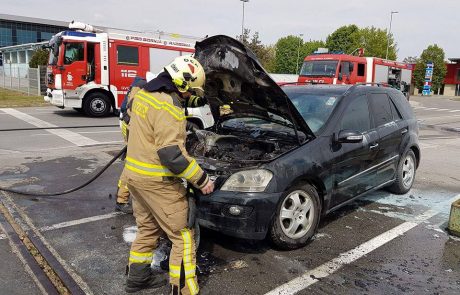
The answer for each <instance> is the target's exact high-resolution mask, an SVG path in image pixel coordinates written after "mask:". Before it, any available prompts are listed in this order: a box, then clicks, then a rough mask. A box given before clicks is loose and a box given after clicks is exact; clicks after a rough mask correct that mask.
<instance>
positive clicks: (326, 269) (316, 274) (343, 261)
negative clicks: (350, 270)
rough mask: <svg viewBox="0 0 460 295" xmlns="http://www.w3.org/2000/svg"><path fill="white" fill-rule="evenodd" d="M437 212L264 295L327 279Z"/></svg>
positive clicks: (290, 291) (292, 291)
mask: <svg viewBox="0 0 460 295" xmlns="http://www.w3.org/2000/svg"><path fill="white" fill-rule="evenodd" d="M458 198H460V195H457V196H455V197H454V198H452V199H450V200H448V201H446V203H451V202H453V201H455V200H457V199H458ZM438 213H439V212H438V211H435V210H428V211H426V212H425V213H423V214H421V215H419V216H417V217H415V219H414V220H413V221H407V222H404V223H402V224H400V225H398V226H396V227H394V228H392V229H390V230H389V231H386V232H384V233H383V234H381V235H379V236H376V237H375V238H373V239H371V240H369V241H367V242H365V243H363V244H361V245H359V246H358V247H356V248H354V249H352V250H350V251H348V252H345V253H342V254H340V255H339V256H338V257H336V258H334V259H332V260H330V261H328V262H326V263H325V264H323V265H320V266H318V267H317V268H315V269H312V270H310V271H308V272H306V273H304V274H303V275H301V276H300V277H297V278H295V279H293V280H291V281H289V282H287V283H286V284H283V285H281V286H279V287H277V288H276V289H274V290H272V291H270V292H268V293H266V294H265V295H288V294H296V293H297V292H300V291H302V290H304V289H306V288H308V287H309V286H311V285H313V284H314V283H316V282H318V281H319V280H321V279H323V278H325V277H328V276H329V275H331V274H333V273H335V272H336V271H337V270H339V269H340V268H342V267H343V266H344V265H347V264H351V263H352V262H354V261H356V260H358V259H359V258H361V257H363V256H365V255H367V254H369V253H370V252H372V251H374V250H376V249H378V248H380V247H381V246H383V245H385V244H386V243H388V242H390V241H392V240H394V239H395V238H397V237H399V236H401V235H403V234H404V233H406V232H408V231H409V230H411V229H413V228H414V227H416V226H417V225H419V224H420V223H422V222H423V221H426V220H428V219H430V218H431V217H433V216H435V215H436V214H438Z"/></svg>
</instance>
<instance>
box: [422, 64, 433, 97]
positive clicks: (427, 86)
mask: <svg viewBox="0 0 460 295" xmlns="http://www.w3.org/2000/svg"><path fill="white" fill-rule="evenodd" d="M433 67H434V63H433V62H431V61H429V62H427V64H426V70H425V83H423V91H422V95H423V96H430V95H431V82H432V81H433Z"/></svg>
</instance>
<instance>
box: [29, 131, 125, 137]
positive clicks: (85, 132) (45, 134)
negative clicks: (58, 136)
mask: <svg viewBox="0 0 460 295" xmlns="http://www.w3.org/2000/svg"><path fill="white" fill-rule="evenodd" d="M76 133H78V134H101V133H120V134H121V130H111V131H81V132H76ZM51 135H53V134H49V133H38V134H32V135H31V136H51Z"/></svg>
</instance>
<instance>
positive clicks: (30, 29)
mask: <svg viewBox="0 0 460 295" xmlns="http://www.w3.org/2000/svg"><path fill="white" fill-rule="evenodd" d="M67 26H68V22H63V21H55V20H48V19H41V18H34V17H24V16H17V15H9V14H0V48H2V47H11V46H17V45H23V44H33V43H37V42H42V41H47V40H49V39H51V37H52V36H53V35H54V34H56V33H58V32H60V31H63V30H65V29H66V28H67ZM15 48H16V50H15V56H6V57H7V58H5V56H3V54H1V53H0V66H2V65H3V63H4V62H5V61H10V62H13V61H15V60H17V61H21V62H23V63H28V60H29V58H30V55H31V52H32V51H31V50H32V49H33V48H32V47H31V46H25V48H24V50H22V48H21V47H15ZM2 51H4V50H2Z"/></svg>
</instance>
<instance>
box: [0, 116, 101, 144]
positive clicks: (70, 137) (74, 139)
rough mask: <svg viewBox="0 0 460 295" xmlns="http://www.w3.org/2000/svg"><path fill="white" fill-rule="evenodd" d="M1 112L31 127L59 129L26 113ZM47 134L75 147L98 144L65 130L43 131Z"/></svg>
mask: <svg viewBox="0 0 460 295" xmlns="http://www.w3.org/2000/svg"><path fill="white" fill-rule="evenodd" d="M2 111H3V112H5V113H7V114H9V115H11V116H13V117H16V118H18V119H19V120H22V121H24V122H27V123H29V124H31V125H34V126H36V127H39V128H47V127H49V128H54V127H59V126H56V125H54V124H51V123H48V122H46V121H43V120H40V119H38V118H35V117H32V116H31V115H28V114H26V113H23V112H20V111H18V110H15V109H11V108H6V109H2ZM45 130H46V131H48V132H49V133H52V134H54V135H57V136H59V137H61V138H62V139H65V140H67V141H70V142H71V143H73V144H75V145H76V146H87V145H96V144H98V143H99V142H98V141H95V140H93V139H91V138H88V137H85V136H83V135H80V134H78V133H75V132H72V131H70V130H67V129H45Z"/></svg>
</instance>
